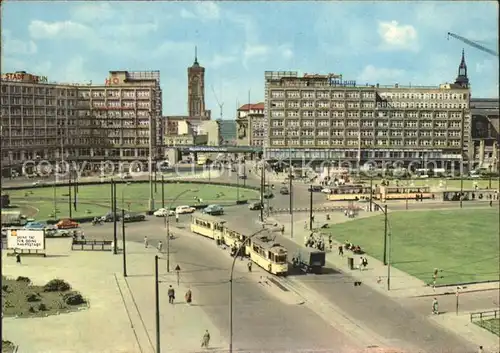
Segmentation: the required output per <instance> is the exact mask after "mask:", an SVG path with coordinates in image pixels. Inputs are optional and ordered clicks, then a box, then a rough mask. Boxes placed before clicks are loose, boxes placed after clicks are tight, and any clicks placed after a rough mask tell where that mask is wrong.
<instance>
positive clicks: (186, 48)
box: [151, 40, 195, 66]
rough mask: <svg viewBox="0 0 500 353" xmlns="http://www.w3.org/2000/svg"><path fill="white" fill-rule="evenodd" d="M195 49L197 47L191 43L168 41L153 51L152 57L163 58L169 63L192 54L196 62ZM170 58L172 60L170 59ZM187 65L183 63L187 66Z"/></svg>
mask: <svg viewBox="0 0 500 353" xmlns="http://www.w3.org/2000/svg"><path fill="white" fill-rule="evenodd" d="M194 48H195V45H194V44H193V43H191V42H174V41H171V40H166V41H164V42H162V43H161V44H160V45H159V46H157V47H156V48H155V49H154V50H152V52H151V55H152V56H154V57H161V58H163V59H164V60H165V61H166V62H167V63H168V62H170V63H172V62H174V61H175V62H177V61H176V60H174V58H176V57H186V56H189V55H190V54H191V55H192V56H193V60H194ZM169 58H170V59H169ZM185 64H186V63H182V65H184V66H185Z"/></svg>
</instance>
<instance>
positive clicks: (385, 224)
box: [384, 205, 387, 265]
mask: <svg viewBox="0 0 500 353" xmlns="http://www.w3.org/2000/svg"><path fill="white" fill-rule="evenodd" d="M384 265H387V205H384Z"/></svg>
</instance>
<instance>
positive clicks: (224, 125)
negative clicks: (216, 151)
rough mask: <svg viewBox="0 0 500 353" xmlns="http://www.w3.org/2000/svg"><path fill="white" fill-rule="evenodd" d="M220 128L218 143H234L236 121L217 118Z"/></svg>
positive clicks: (232, 144) (231, 144) (227, 144)
mask: <svg viewBox="0 0 500 353" xmlns="http://www.w3.org/2000/svg"><path fill="white" fill-rule="evenodd" d="M217 122H218V123H219V129H220V145H224V146H234V145H236V121H234V120H217Z"/></svg>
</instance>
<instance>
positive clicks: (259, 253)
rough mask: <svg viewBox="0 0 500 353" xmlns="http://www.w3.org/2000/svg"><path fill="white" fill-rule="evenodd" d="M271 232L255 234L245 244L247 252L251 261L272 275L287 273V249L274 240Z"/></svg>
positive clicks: (284, 274)
mask: <svg viewBox="0 0 500 353" xmlns="http://www.w3.org/2000/svg"><path fill="white" fill-rule="evenodd" d="M274 238H275V236H274V235H273V234H272V233H268V234H262V235H257V236H255V237H254V238H252V239H251V240H250V242H249V245H247V252H248V254H249V255H250V259H251V260H252V262H254V263H256V264H257V265H259V266H260V267H262V268H263V269H264V270H266V271H267V272H269V273H272V274H273V275H278V276H286V275H287V274H288V260H287V257H288V251H287V250H286V248H285V247H283V246H282V245H280V244H279V243H278V242H276V241H274Z"/></svg>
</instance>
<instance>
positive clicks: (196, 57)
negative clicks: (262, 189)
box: [194, 45, 198, 64]
mask: <svg viewBox="0 0 500 353" xmlns="http://www.w3.org/2000/svg"><path fill="white" fill-rule="evenodd" d="M194 63H195V64H198V46H197V45H195V46H194Z"/></svg>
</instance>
